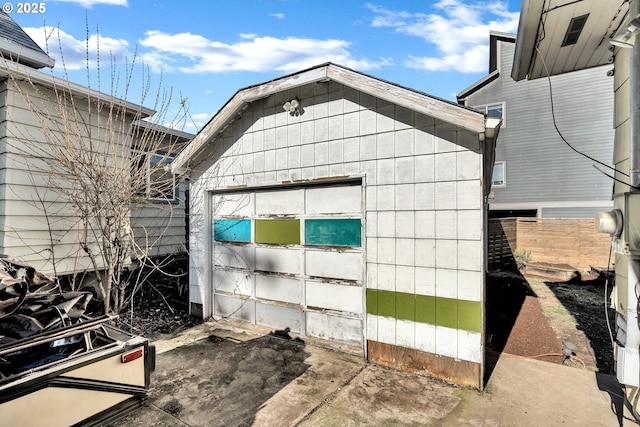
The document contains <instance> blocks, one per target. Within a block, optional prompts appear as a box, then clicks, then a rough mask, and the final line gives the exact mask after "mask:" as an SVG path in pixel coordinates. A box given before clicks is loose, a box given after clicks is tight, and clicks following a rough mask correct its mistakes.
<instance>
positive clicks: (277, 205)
mask: <svg viewBox="0 0 640 427" xmlns="http://www.w3.org/2000/svg"><path fill="white" fill-rule="evenodd" d="M255 197H256V215H258V216H260V215H300V214H302V213H303V212H304V192H303V190H302V189H293V190H274V191H259V192H256V195H255Z"/></svg>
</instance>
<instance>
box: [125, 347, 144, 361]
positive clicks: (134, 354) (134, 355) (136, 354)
mask: <svg viewBox="0 0 640 427" xmlns="http://www.w3.org/2000/svg"><path fill="white" fill-rule="evenodd" d="M142 354H143V350H142V348H138V349H136V350H133V351H130V352H129V353H125V354H123V355H122V363H129V362H131V361H133V360H136V359H140V358H141V357H142Z"/></svg>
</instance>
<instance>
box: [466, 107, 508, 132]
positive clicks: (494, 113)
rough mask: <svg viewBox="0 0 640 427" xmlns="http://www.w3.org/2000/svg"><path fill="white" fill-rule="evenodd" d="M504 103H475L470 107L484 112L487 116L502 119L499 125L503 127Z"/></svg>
mask: <svg viewBox="0 0 640 427" xmlns="http://www.w3.org/2000/svg"><path fill="white" fill-rule="evenodd" d="M504 105H505V103H504V102H496V103H495V104H485V105H477V106H475V107H472V108H473V109H474V110H476V111H479V112H481V113H485V114H486V115H487V117H489V118H492V119H502V125H501V127H505V114H504V113H505V111H504V110H505V108H504Z"/></svg>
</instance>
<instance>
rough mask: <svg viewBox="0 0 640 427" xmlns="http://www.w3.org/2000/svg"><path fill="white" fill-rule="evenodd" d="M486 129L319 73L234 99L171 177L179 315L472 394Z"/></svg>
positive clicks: (457, 111)
mask: <svg viewBox="0 0 640 427" xmlns="http://www.w3.org/2000/svg"><path fill="white" fill-rule="evenodd" d="M498 129H499V121H498V120H488V121H487V120H485V115H484V114H483V113H480V112H477V111H474V110H471V109H467V108H464V107H461V106H459V105H456V104H455V103H450V102H448V101H444V100H441V99H437V98H434V97H431V96H429V95H427V94H424V93H421V92H417V91H415V90H411V89H409V88H405V87H401V86H398V85H395V84H393V83H389V82H386V81H383V80H379V79H376V78H374V77H371V76H368V75H365V74H361V73H359V72H356V71H353V70H350V69H347V68H344V67H341V66H339V65H336V64H332V63H327V64H323V65H319V66H316V67H313V68H310V69H307V70H303V71H300V72H297V73H295V74H292V75H288V76H284V77H280V78H277V79H275V80H272V81H268V82H265V83H261V84H257V85H255V86H250V87H247V88H244V89H241V90H239V91H238V92H237V93H236V94H235V95H234V96H233V97H232V98H231V99H230V100H229V101H228V102H227V103H226V104H225V105H224V106H223V107H222V109H221V110H220V111H219V112H218V113H217V114H216V115H215V116H214V117H213V118H212V119H211V120H210V121H209V123H208V124H207V125H205V127H204V128H203V129H202V130H201V131H200V132H199V133H198V134H197V135H196V137H195V138H194V139H193V140H192V141H191V142H190V144H189V145H188V146H187V147H186V148H185V150H184V151H182V152H181V153H180V154H179V155H178V156H177V157H176V158H175V159H174V161H173V163H172V168H173V170H174V171H175V172H180V173H183V174H187V175H188V177H189V178H190V193H191V196H190V201H191V206H190V237H189V243H190V246H189V247H190V276H189V277H190V305H191V313H192V314H194V315H198V316H202V317H207V316H211V315H214V316H218V317H228V318H233V319H238V320H241V321H246V322H249V323H253V324H259V325H265V326H268V327H271V328H276V329H280V330H288V331H291V332H293V333H296V334H300V335H301V336H303V337H304V336H308V337H316V338H319V339H325V340H329V341H332V342H334V343H339V344H341V345H345V346H350V347H351V348H355V349H359V350H361V351H362V352H363V354H364V355H365V357H366V358H367V359H368V360H370V361H372V362H374V363H379V364H382V365H387V366H392V367H396V368H402V369H409V370H411V369H415V370H420V371H425V372H430V373H431V374H433V375H436V376H439V377H441V378H445V379H447V380H449V381H453V382H457V383H460V384H466V385H472V386H475V387H482V378H483V361H484V344H483V343H484V339H483V331H484V313H483V311H484V308H483V298H484V280H485V279H484V259H485V249H484V247H485V226H484V224H485V219H486V209H485V206H486V205H485V197H486V195H487V194H488V192H489V185H487V184H488V183H489V180H488V179H487V178H488V177H489V174H490V172H491V167H490V165H491V164H492V161H493V147H494V145H493V143H494V138H495V136H496V135H497V132H498Z"/></svg>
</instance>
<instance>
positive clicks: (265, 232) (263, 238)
mask: <svg viewBox="0 0 640 427" xmlns="http://www.w3.org/2000/svg"><path fill="white" fill-rule="evenodd" d="M255 242H256V243H269V244H273V245H299V244H300V220H299V219H256V220H255Z"/></svg>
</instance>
